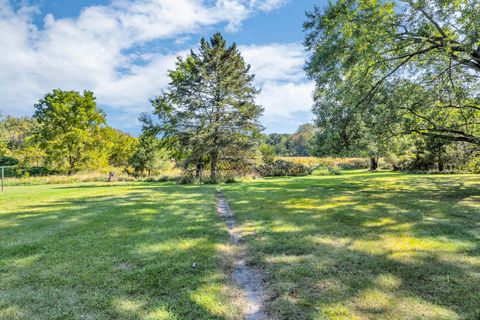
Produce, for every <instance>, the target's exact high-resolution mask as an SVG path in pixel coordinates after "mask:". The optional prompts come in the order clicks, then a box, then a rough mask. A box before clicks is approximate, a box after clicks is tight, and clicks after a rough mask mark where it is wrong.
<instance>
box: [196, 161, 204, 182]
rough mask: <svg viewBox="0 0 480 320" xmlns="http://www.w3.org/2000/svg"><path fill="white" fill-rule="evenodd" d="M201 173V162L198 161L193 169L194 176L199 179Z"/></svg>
mask: <svg viewBox="0 0 480 320" xmlns="http://www.w3.org/2000/svg"><path fill="white" fill-rule="evenodd" d="M202 175H203V163H202V162H198V163H197V167H196V169H195V177H196V178H198V179H200V178H201V177H202Z"/></svg>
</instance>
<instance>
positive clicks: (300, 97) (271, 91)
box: [240, 43, 314, 131]
mask: <svg viewBox="0 0 480 320" xmlns="http://www.w3.org/2000/svg"><path fill="white" fill-rule="evenodd" d="M240 50H241V51H242V53H243V55H244V57H245V60H246V61H247V62H248V63H250V64H251V66H252V71H253V72H254V73H255V75H256V77H255V79H256V84H257V86H258V87H259V88H260V89H261V90H262V91H261V94H260V96H259V98H258V103H259V104H261V105H262V106H264V108H265V114H264V122H265V123H267V124H271V123H275V122H277V123H290V125H289V126H288V128H285V127H284V128H280V126H279V127H278V129H283V130H285V129H286V130H288V131H292V130H295V129H296V128H292V126H294V125H295V126H296V125H298V120H297V121H293V120H294V119H297V118H298V114H302V115H303V117H305V116H306V115H307V114H308V113H310V109H311V106H312V104H313V101H312V92H313V89H314V84H313V83H312V82H311V81H308V80H307V78H306V76H305V72H304V70H303V65H304V62H305V58H306V56H305V52H304V49H303V46H302V45H301V44H299V43H290V44H275V43H274V44H267V45H261V46H242V47H240ZM273 129H275V128H273ZM270 131H271V130H270Z"/></svg>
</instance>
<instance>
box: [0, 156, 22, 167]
mask: <svg viewBox="0 0 480 320" xmlns="http://www.w3.org/2000/svg"><path fill="white" fill-rule="evenodd" d="M18 163H19V161H18V159H16V158H13V157H6V156H0V167H7V166H15V165H17V164H18Z"/></svg>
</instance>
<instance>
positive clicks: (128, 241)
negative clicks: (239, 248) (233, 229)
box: [0, 171, 480, 320]
mask: <svg viewBox="0 0 480 320" xmlns="http://www.w3.org/2000/svg"><path fill="white" fill-rule="evenodd" d="M220 188H221V189H222V190H223V191H224V193H225V194H226V196H227V198H228V199H229V203H230V206H231V207H232V209H233V210H234V213H235V216H236V219H237V226H238V228H239V230H240V231H241V232H242V233H243V234H244V235H245V241H246V246H247V248H248V252H249V257H248V259H249V262H250V263H251V264H253V265H256V266H257V267H258V268H259V269H260V270H262V271H263V276H264V280H265V281H266V288H267V290H268V292H269V300H268V303H267V305H266V308H267V310H268V311H269V312H270V314H271V315H272V318H274V319H275V318H279V319H472V320H473V319H479V318H480V177H478V176H461V175H459V176H454V175H406V174H397V173H375V174H371V173H362V172H359V171H354V172H349V173H347V174H344V175H341V176H311V177H302V178H275V179H265V180H258V181H252V182H248V183H236V184H226V185H222V186H220ZM215 189H216V187H215V186H180V185H174V184H172V183H150V184H148V183H118V184H115V185H109V184H106V183H89V184H86V183H84V184H69V185H45V186H25V187H22V186H15V187H8V188H7V190H6V192H5V194H3V195H0V319H236V318H238V314H239V306H238V301H237V300H238V299H237V298H236V293H238V292H236V288H235V286H234V285H233V284H232V283H231V281H230V279H229V276H228V274H229V271H228V270H229V269H228V268H229V262H228V259H227V258H226V256H227V255H228V252H229V251H231V249H232V248H231V247H230V246H229V240H228V239H229V238H228V233H227V231H226V228H225V225H224V223H223V221H222V220H221V219H220V218H218V217H217V215H216V212H215ZM193 262H196V263H197V268H195V269H194V268H192V263H193Z"/></svg>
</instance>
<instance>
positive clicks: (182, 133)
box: [152, 33, 263, 181]
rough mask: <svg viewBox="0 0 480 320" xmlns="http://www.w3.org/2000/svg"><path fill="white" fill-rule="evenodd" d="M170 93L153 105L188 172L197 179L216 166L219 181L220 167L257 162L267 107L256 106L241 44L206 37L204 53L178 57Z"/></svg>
mask: <svg viewBox="0 0 480 320" xmlns="http://www.w3.org/2000/svg"><path fill="white" fill-rule="evenodd" d="M169 77H170V79H171V82H170V84H169V87H168V89H167V90H166V91H164V92H163V93H162V95H160V96H159V97H158V98H156V99H155V100H153V101H152V104H153V106H154V108H155V112H154V113H155V114H156V115H157V116H158V117H159V119H160V122H159V124H157V125H158V129H159V131H160V132H161V134H162V135H163V138H164V141H167V140H168V141H170V142H171V143H172V145H174V146H175V149H176V150H177V155H178V156H179V158H181V159H182V160H183V163H184V167H185V168H191V167H194V168H195V169H196V173H197V176H200V175H201V172H202V170H203V167H204V166H205V165H207V164H210V178H211V179H212V181H216V180H217V179H218V175H219V168H220V165H225V166H226V167H230V168H231V167H235V166H237V167H238V166H241V165H244V164H247V163H249V161H250V160H251V159H252V158H253V154H254V147H255V145H256V143H257V140H258V138H259V133H260V131H261V126H260V124H259V121H258V119H259V117H260V116H261V114H262V112H263V108H262V107H260V106H258V105H256V104H255V97H256V96H257V94H258V93H259V91H258V90H257V89H256V88H255V87H254V85H253V80H254V75H253V74H251V73H250V65H248V64H247V63H246V62H245V61H244V59H243V58H242V56H241V54H240V52H239V50H238V49H237V47H236V45H235V43H234V44H232V45H231V46H229V47H228V46H227V45H226V41H225V39H224V38H223V37H222V35H221V34H220V33H217V34H215V35H214V36H213V37H212V38H211V39H210V40H209V41H207V40H205V39H204V38H202V40H201V42H200V48H199V51H198V52H194V51H191V52H190V54H189V55H188V56H187V57H186V58H185V59H182V58H178V60H177V63H176V68H175V70H171V71H170V72H169Z"/></svg>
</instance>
